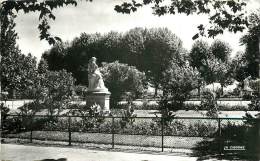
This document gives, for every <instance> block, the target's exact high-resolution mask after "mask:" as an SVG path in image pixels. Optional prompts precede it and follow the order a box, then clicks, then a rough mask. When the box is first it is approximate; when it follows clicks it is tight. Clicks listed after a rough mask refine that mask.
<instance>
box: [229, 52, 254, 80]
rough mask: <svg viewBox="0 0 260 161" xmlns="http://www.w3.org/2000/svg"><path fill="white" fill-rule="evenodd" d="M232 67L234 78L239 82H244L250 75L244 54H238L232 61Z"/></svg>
mask: <svg viewBox="0 0 260 161" xmlns="http://www.w3.org/2000/svg"><path fill="white" fill-rule="evenodd" d="M230 66H231V67H230V68H231V69H232V75H233V78H234V79H235V80H237V81H239V82H242V81H243V80H244V79H245V78H247V77H248V76H249V75H250V72H249V71H248V61H247V58H246V54H245V53H244V52H238V53H236V55H235V56H234V57H233V58H232V60H231V63H230Z"/></svg>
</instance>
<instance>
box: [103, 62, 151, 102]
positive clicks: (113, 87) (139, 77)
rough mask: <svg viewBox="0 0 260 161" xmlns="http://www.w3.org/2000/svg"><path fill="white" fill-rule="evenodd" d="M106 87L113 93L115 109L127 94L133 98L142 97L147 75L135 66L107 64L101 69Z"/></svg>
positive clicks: (112, 99) (112, 98) (115, 63)
mask: <svg viewBox="0 0 260 161" xmlns="http://www.w3.org/2000/svg"><path fill="white" fill-rule="evenodd" d="M101 73H102V74H103V78H104V82H105V85H106V87H107V88H108V89H109V91H110V92H111V97H110V98H111V105H112V107H115V106H116V105H117V103H118V101H119V100H121V99H122V98H123V96H124V95H125V93H126V92H130V93H131V94H132V96H133V98H138V97H140V96H141V95H142V94H143V93H144V92H145V89H146V82H145V74H144V73H142V72H140V71H138V70H137V69H136V68H135V67H133V66H128V65H127V64H122V63H119V62H118V61H116V62H113V63H105V64H103V66H102V68H101Z"/></svg>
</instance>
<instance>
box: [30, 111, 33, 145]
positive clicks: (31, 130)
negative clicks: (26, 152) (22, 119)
mask: <svg viewBox="0 0 260 161" xmlns="http://www.w3.org/2000/svg"><path fill="white" fill-rule="evenodd" d="M30 120H31V121H30V124H31V125H30V143H32V135H33V116H32V117H31V119H30Z"/></svg>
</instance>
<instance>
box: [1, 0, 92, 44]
mask: <svg viewBox="0 0 260 161" xmlns="http://www.w3.org/2000/svg"><path fill="white" fill-rule="evenodd" d="M86 1H88V0H86ZM90 1H91V0H90ZM0 5H1V6H0V8H1V10H0V14H1V15H4V16H8V15H14V14H17V13H18V12H19V11H22V12H24V13H25V14H27V13H30V12H38V13H39V21H40V22H39V25H38V29H39V31H40V39H41V40H42V39H45V40H46V41H48V43H49V44H55V42H56V41H57V40H58V41H61V39H60V38H59V37H56V36H53V35H51V34H50V33H49V30H50V25H49V23H48V21H49V20H55V18H56V17H55V15H54V14H53V13H52V11H53V9H56V8H59V7H63V6H65V5H66V6H67V5H74V6H76V5H77V1H76V0H59V1H37V0H30V1H12V0H5V1H2V2H1V4H0Z"/></svg>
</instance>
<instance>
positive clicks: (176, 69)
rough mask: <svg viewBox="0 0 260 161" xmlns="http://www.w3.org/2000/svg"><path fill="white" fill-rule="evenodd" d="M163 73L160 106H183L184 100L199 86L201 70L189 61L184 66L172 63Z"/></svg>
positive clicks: (170, 107)
mask: <svg viewBox="0 0 260 161" xmlns="http://www.w3.org/2000/svg"><path fill="white" fill-rule="evenodd" d="M163 74H164V76H163V82H164V83H163V84H162V89H163V96H162V98H161V101H160V102H162V104H161V105H160V106H161V107H160V108H167V109H169V110H177V109H179V108H182V107H183V105H184V101H185V100H187V99H188V98H189V96H190V91H191V90H193V89H195V88H197V86H198V82H197V81H198V79H199V72H198V71H197V70H196V69H195V68H192V67H191V66H190V65H189V64H188V63H186V64H184V65H183V66H180V65H177V64H174V63H172V65H171V66H170V67H169V68H168V69H167V70H166V71H165V72H164V73H163Z"/></svg>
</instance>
